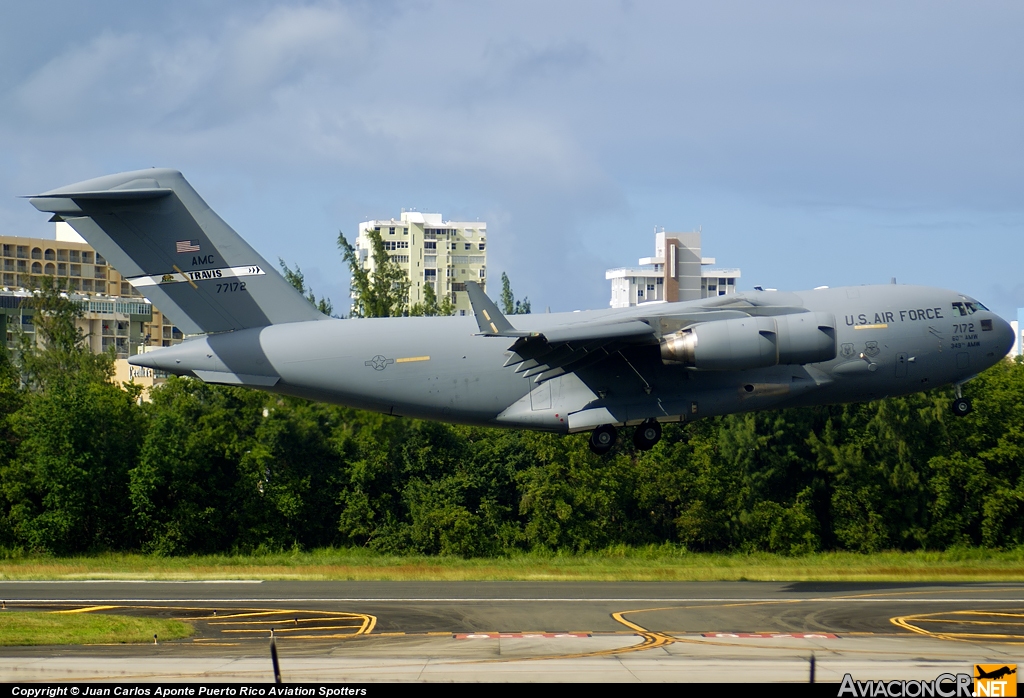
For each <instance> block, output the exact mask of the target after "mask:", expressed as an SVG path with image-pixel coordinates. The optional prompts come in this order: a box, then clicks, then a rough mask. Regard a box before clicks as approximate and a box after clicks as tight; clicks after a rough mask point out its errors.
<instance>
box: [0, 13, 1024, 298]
mask: <svg viewBox="0 0 1024 698" xmlns="http://www.w3.org/2000/svg"><path fill="white" fill-rule="evenodd" d="M1021 36H1024V4H1021V3H1020V2H1016V1H1007V2H984V1H982V2H972V3H968V2H935V1H929V2H898V3H893V2H858V3H822V2H797V1H791V2H786V3H770V2H769V3H766V2H729V1H725V2H717V3H706V2H682V1H674V2H657V1H655V0H648V1H645V2H629V1H619V2H600V1H599V0H588V1H586V2H559V3H552V2H550V1H547V2H528V1H525V0H517V1H516V2H507V3H503V2H488V3H481V2H458V1H452V2H430V1H428V0H420V1H415V2H381V1H377V2H301V3H273V2H252V1H249V2H206V1H202V2H201V1H198V0H192V1H189V0H181V1H179V2H175V3H138V2H115V1H113V0H105V1H104V0H96V1H93V2H89V3H81V2H77V1H72V0H66V1H62V2H61V1H56V0H51V1H47V0H41V1H39V2H33V3H18V4H15V3H5V4H4V6H3V8H2V9H0V230H3V232H4V233H7V234H15V235H38V236H47V235H52V228H51V226H50V225H49V224H47V223H46V217H45V216H42V215H41V214H39V213H38V212H36V211H35V210H34V209H33V208H32V207H31V206H29V205H28V203H27V202H25V201H24V200H20V199H17V198H16V197H17V196H18V195H22V194H31V193H34V192H37V191H41V190H46V189H51V188H54V187H57V186H61V185H64V184H68V183H71V182H74V181H78V180H81V179H86V178H89V177H94V176H98V175H102V174H108V173H111V172H116V171H122V170H129V169H138V168H142V167H149V166H161V167H174V168H177V169H180V170H182V172H184V174H185V176H186V177H187V178H188V179H189V180H190V181H191V182H192V184H193V186H195V187H196V188H197V189H198V190H199V192H200V193H201V194H202V195H203V196H204V197H205V198H206V199H207V201H208V202H209V203H210V204H211V205H212V206H213V207H214V208H215V209H216V210H217V211H218V212H219V213H220V214H221V216H223V217H224V218H225V219H226V220H227V221H228V222H229V223H230V224H231V225H232V226H234V227H235V229H236V230H238V231H239V233H241V234H242V235H243V236H244V237H246V238H247V239H248V240H249V241H250V242H251V243H252V244H253V245H254V246H255V247H256V248H257V249H258V250H259V251H260V252H261V253H262V254H263V255H264V256H265V257H267V258H268V259H270V260H276V259H277V258H278V257H284V258H285V259H286V260H288V261H289V262H292V263H298V264H299V265H300V266H301V267H302V269H303V271H304V272H305V273H306V275H307V278H308V279H309V281H310V282H311V283H312V285H313V287H314V288H315V290H316V291H317V292H318V293H326V294H327V295H329V296H331V297H332V298H333V299H334V300H335V304H336V306H339V307H341V308H344V307H345V306H347V302H346V300H345V299H346V297H347V287H348V275H347V273H346V271H345V269H344V267H343V266H342V264H341V262H340V258H339V256H338V254H337V251H336V249H335V247H334V239H335V237H336V235H337V231H338V230H342V231H344V232H346V233H347V234H349V235H350V236H351V235H353V234H354V232H355V230H356V226H357V224H358V222H359V221H360V220H365V219H367V218H375V217H380V218H390V217H392V216H395V217H397V216H398V214H399V212H400V210H401V209H402V208H415V209H418V210H422V211H439V212H441V213H443V214H444V215H445V217H446V218H449V219H468V220H475V219H480V220H485V221H487V223H488V229H489V246H488V255H489V259H488V267H489V271H490V273H491V276H492V278H495V279H496V278H497V276H498V274H500V272H501V271H507V272H508V274H509V276H510V277H511V279H512V282H513V287H514V289H515V290H516V292H517V295H519V296H523V295H527V296H529V297H530V299H531V301H532V302H533V305H534V307H535V308H538V309H542V308H544V307H546V306H550V307H551V309H552V310H571V309H576V308H596V307H604V306H606V305H607V303H608V298H609V286H608V282H606V281H605V280H604V270H605V269H606V268H608V267H614V266H622V265H626V264H632V263H635V262H636V259H637V258H638V257H641V256H646V255H648V254H650V253H651V252H652V250H653V235H652V232H653V230H654V228H655V226H658V227H664V228H666V229H667V230H670V231H671V230H690V229H694V228H696V227H697V226H702V228H703V231H704V253H705V254H706V255H710V256H715V257H717V259H718V263H719V264H720V265H722V266H738V267H741V268H742V270H743V278H742V279H741V284H740V287H741V288H751V287H752V286H753V285H755V284H759V285H764V286H771V287H778V288H784V289H794V290H795V289H800V288H810V287H813V286H819V285H831V286H836V285H843V284H860V283H886V282H888V280H889V279H890V277H892V276H896V277H897V278H898V279H899V281H900V282H903V283H919V284H929V285H936V286H942V287H946V288H956V289H959V290H961V291H964V292H966V293H970V294H972V295H975V296H977V297H978V298H979V299H980V300H982V301H983V302H985V303H986V304H988V305H990V306H991V307H992V308H993V309H995V310H997V311H998V312H1000V313H1001V314H1003V315H1004V316H1006V317H1010V316H1015V315H1016V313H1015V310H1014V309H1015V308H1017V307H1020V306H1024V276H1022V269H1024V53H1022V51H1021V49H1020V37H1021ZM492 295H493V289H492Z"/></svg>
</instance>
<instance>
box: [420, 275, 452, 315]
mask: <svg viewBox="0 0 1024 698" xmlns="http://www.w3.org/2000/svg"><path fill="white" fill-rule="evenodd" d="M454 314H455V304H454V303H452V299H451V298H450V297H449V296H448V295H447V294H445V296H444V298H443V299H441V302H440V303H438V301H437V294H436V293H434V286H433V284H429V283H428V284H427V285H425V286H424V287H423V300H422V301H421V302H419V303H414V304H413V306H412V307H411V308H409V315H413V316H429V317H433V316H435V315H454Z"/></svg>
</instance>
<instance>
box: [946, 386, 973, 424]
mask: <svg viewBox="0 0 1024 698" xmlns="http://www.w3.org/2000/svg"><path fill="white" fill-rule="evenodd" d="M950 407H951V408H952V410H953V414H955V415H956V416H957V417H966V416H967V415H969V414H970V413H971V411H972V410H973V409H974V408H973V407H972V406H971V401H970V400H968V399H967V398H965V397H964V396H963V393H962V392H961V391H960V385H959V384H957V385H956V400H953V404H952V405H950Z"/></svg>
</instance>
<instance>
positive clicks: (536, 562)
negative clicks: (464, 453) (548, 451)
mask: <svg viewBox="0 0 1024 698" xmlns="http://www.w3.org/2000/svg"><path fill="white" fill-rule="evenodd" d="M0 579H3V580H19V579H22V580H75V579H80V580H87V579H138V580H203V579H238V580H246V579H264V580H269V579H294V580H303V579H305V580H360V581H430V580H436V581H737V580H749V581H819V582H826V581H827V582H859V581H862V582H960V581H973V582H996V581H1017V582H1019V581H1024V549H1017V550H1011V551H993V550H984V549H973V548H972V549H963V550H952V551H945V552H884V553H872V554H860V553H847V552H836V553H817V554H813V555H802V556H785V555H773V554H769V553H755V554H738V553H737V554H722V553H717V554H716V553H689V552H686V551H684V550H679V549H676V548H671V547H668V546H652V547H648V548H613V549H610V550H605V551H601V552H595V553H584V554H554V555H544V554H522V555H511V556H508V557H498V558H469V559H464V558H459V557H431V556H416V555H409V556H400V555H383V554H377V553H374V552H372V551H368V550H365V549H324V550H313V551H309V552H282V553H266V554H253V555H200V556H181V557H157V556H150V555H136V554H104V555H94V556H81V557H70V558H45V557H16V558H7V559H0Z"/></svg>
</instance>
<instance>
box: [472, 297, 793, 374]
mask: <svg viewBox="0 0 1024 698" xmlns="http://www.w3.org/2000/svg"><path fill="white" fill-rule="evenodd" d="M466 290H467V291H468V293H469V301H470V303H471V304H472V306H473V312H474V313H475V314H476V321H477V326H478V327H479V328H480V335H482V336H485V337H508V338H509V339H512V340H514V341H513V342H512V344H511V345H510V346H509V350H510V351H511V352H512V355H511V356H510V357H509V358H508V360H507V361H506V362H505V366H515V367H516V369H515V370H516V372H517V373H522V374H524V375H525V376H527V377H534V381H535V382H537V383H543V382H544V381H547V380H550V379H552V378H556V377H558V376H560V375H562V374H564V373H571V372H573V371H577V370H580V369H582V368H585V367H587V366H590V365H592V364H595V363H598V362H600V361H602V360H604V359H606V358H608V357H610V356H612V355H613V354H615V353H616V352H618V351H620V350H622V349H623V348H625V347H627V346H637V345H644V344H658V342H659V341H660V340H661V337H662V336H663V335H665V334H668V333H670V332H674V331H675V330H677V329H679V328H680V327H682V326H686V325H691V324H693V323H695V322H708V321H711V320H720V319H726V318H731V317H740V316H748V315H750V314H753V313H752V312H751V311H752V310H753V309H752V308H751V307H749V305H748V306H746V307H743V308H742V309H740V308H735V307H730V308H722V307H720V304H719V303H710V304H705V305H702V306H694V307H692V308H689V309H687V312H686V313H685V314H682V315H681V314H680V313H679V309H678V306H676V307H674V308H668V307H665V306H653V307H652V308H648V309H645V315H644V316H641V317H638V316H637V315H636V314H635V313H630V314H624V315H623V316H620V317H612V318H603V319H600V320H582V321H580V322H571V323H566V324H563V325H558V326H556V327H551V328H547V329H544V330H541V331H524V330H517V329H516V328H515V327H513V326H512V323H511V322H509V321H508V319H507V318H506V317H505V316H504V315H503V314H502V312H501V311H500V310H498V307H497V306H496V305H495V304H494V302H493V301H492V300H491V299H490V298H488V297H487V294H485V293H484V291H483V289H481V288H480V286H479V284H477V283H476V282H474V281H468V282H466ZM662 308H664V309H665V310H664V311H661V309H662ZM801 310H802V309H801ZM659 311H661V312H659ZM754 312H756V310H755V311H754Z"/></svg>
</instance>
